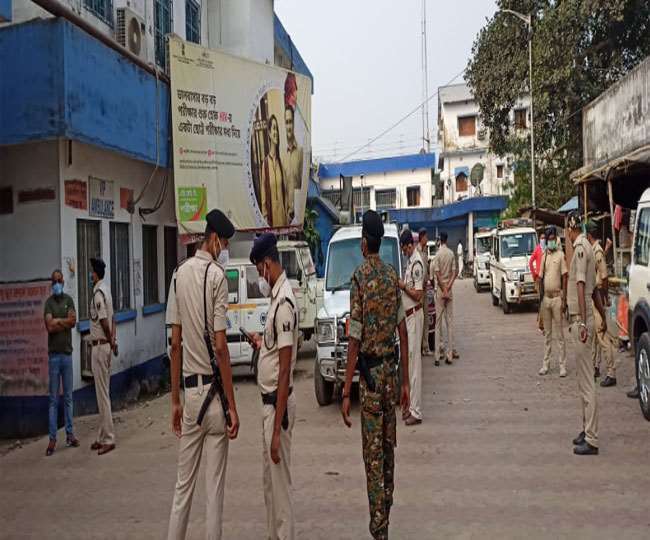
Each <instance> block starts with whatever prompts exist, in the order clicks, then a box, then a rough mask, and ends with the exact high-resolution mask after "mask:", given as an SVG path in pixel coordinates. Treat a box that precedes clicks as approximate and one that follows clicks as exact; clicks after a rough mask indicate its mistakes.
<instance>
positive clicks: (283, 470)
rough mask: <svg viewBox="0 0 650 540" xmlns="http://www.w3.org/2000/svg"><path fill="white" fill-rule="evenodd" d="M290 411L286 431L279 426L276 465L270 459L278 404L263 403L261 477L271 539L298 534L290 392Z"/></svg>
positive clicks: (290, 538)
mask: <svg viewBox="0 0 650 540" xmlns="http://www.w3.org/2000/svg"><path fill="white" fill-rule="evenodd" d="M287 411H288V415H289V428H288V429H287V430H286V431H285V430H284V429H282V428H281V429H280V463H278V464H277V465H276V464H275V463H273V461H272V460H271V440H272V439H273V428H274V424H275V407H274V406H273V405H263V406H262V454H263V455H262V477H263V481H264V503H265V504H266V524H267V536H268V539H269V540H294V538H295V531H294V529H295V520H294V515H293V501H292V491H293V488H292V485H291V436H292V434H293V426H294V423H295V421H296V398H295V395H294V394H291V395H290V396H289V399H288V400H287Z"/></svg>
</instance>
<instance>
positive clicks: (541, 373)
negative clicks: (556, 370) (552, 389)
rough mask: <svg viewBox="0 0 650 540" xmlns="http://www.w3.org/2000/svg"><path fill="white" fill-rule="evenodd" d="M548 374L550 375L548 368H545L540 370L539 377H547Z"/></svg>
mask: <svg viewBox="0 0 650 540" xmlns="http://www.w3.org/2000/svg"><path fill="white" fill-rule="evenodd" d="M547 373H548V368H547V367H543V368H542V369H540V370H539V371H538V375H546V374H547Z"/></svg>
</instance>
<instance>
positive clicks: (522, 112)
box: [515, 109, 528, 129]
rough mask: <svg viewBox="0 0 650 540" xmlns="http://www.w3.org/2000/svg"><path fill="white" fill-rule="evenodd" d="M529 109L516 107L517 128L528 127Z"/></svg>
mask: <svg viewBox="0 0 650 540" xmlns="http://www.w3.org/2000/svg"><path fill="white" fill-rule="evenodd" d="M527 112H528V111H527V110H526V109H516V110H515V129H526V127H527V125H526V124H527V119H526V115H527Z"/></svg>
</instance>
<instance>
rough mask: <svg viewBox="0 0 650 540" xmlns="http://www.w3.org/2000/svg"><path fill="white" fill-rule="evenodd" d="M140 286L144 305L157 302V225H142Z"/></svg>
mask: <svg viewBox="0 0 650 540" xmlns="http://www.w3.org/2000/svg"><path fill="white" fill-rule="evenodd" d="M142 282H143V283H142V286H143V292H144V305H145V306H150V305H151V304H157V303H158V227H156V226H155V225H143V226H142Z"/></svg>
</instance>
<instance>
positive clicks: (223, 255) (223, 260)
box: [217, 239, 230, 266]
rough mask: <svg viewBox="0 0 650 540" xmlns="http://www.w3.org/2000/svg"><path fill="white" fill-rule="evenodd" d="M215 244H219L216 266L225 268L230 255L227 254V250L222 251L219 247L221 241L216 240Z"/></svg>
mask: <svg viewBox="0 0 650 540" xmlns="http://www.w3.org/2000/svg"><path fill="white" fill-rule="evenodd" d="M217 242H219V255H218V256H217V264H218V265H219V266H226V265H227V264H228V261H229V260H230V253H228V250H227V249H223V248H222V247H221V241H220V240H219V239H217Z"/></svg>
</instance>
